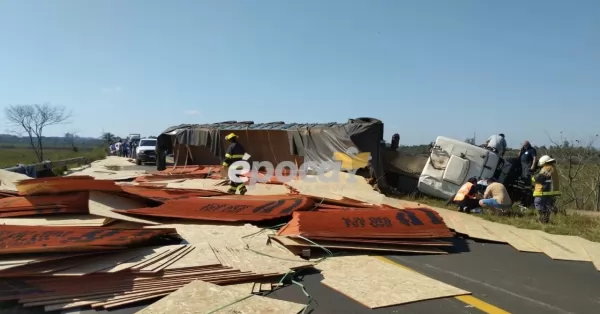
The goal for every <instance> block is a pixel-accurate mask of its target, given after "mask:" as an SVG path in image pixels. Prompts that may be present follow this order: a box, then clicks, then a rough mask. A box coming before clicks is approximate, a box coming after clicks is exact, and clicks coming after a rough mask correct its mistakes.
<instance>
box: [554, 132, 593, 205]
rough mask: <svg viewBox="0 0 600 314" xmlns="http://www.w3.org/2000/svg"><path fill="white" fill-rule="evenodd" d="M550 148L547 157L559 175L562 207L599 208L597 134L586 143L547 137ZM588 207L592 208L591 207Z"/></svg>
mask: <svg viewBox="0 0 600 314" xmlns="http://www.w3.org/2000/svg"><path fill="white" fill-rule="evenodd" d="M548 137H549V138H550V142H552V144H553V145H552V146H551V147H549V148H548V149H546V154H548V155H550V156H552V157H553V158H554V159H555V160H556V161H557V162H558V167H557V170H558V173H559V174H560V177H561V182H560V186H561V190H562V192H563V195H562V197H561V204H562V205H563V206H567V205H572V206H573V207H575V208H576V209H586V208H590V207H591V208H593V209H595V210H598V208H600V165H599V164H598V162H599V158H598V157H599V154H598V151H597V150H596V149H595V148H594V142H595V139H596V138H597V137H598V135H596V136H595V137H594V138H593V139H590V140H589V141H580V140H570V141H569V140H567V139H565V138H563V137H562V134H561V138H560V140H558V141H555V140H553V139H552V138H551V137H550V136H548ZM590 205H591V206H590Z"/></svg>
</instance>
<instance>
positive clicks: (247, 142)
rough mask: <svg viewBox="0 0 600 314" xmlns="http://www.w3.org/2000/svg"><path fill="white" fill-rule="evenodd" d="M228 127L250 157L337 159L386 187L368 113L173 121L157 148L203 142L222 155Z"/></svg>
mask: <svg viewBox="0 0 600 314" xmlns="http://www.w3.org/2000/svg"><path fill="white" fill-rule="evenodd" d="M231 132H234V133H236V134H238V135H239V136H240V138H239V140H240V142H241V143H242V144H243V145H244V147H245V148H246V150H247V151H248V153H249V154H250V155H252V156H253V157H252V159H253V160H254V161H269V162H271V163H273V164H274V165H276V164H277V163H280V162H283V161H290V162H296V163H298V162H311V163H312V164H315V165H325V166H326V165H331V164H332V163H337V164H340V165H341V166H342V167H343V168H348V170H349V171H356V169H358V168H367V167H366V166H367V165H368V166H369V167H368V168H369V170H370V173H371V176H372V177H375V178H377V181H378V183H379V185H380V188H384V187H386V186H385V185H386V184H385V180H384V179H383V178H384V166H383V156H382V152H383V145H384V144H383V143H384V141H383V123H382V122H381V121H380V120H377V119H371V118H359V119H350V120H349V121H348V122H347V123H328V124H286V123H283V122H273V123H262V124H254V123H253V122H242V123H239V122H235V121H230V122H227V123H216V124H204V125H179V126H174V127H170V128H168V129H167V130H165V131H164V132H163V133H162V134H161V135H160V136H159V137H158V141H157V151H164V150H170V149H172V148H174V146H175V145H188V146H203V147H206V148H207V149H208V150H210V152H211V153H212V154H214V155H215V156H217V157H219V158H222V157H223V156H224V150H225V149H226V147H225V146H226V145H227V143H226V142H225V141H224V137H225V136H226V135H227V134H229V133H231ZM159 157H160V156H159ZM163 160H164V156H163ZM159 163H161V165H162V167H163V168H162V169H161V168H159V170H164V169H165V168H164V161H163V162H160V161H159ZM157 166H158V164H157ZM357 167H358V168H357Z"/></svg>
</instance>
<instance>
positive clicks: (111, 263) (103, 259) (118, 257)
mask: <svg viewBox="0 0 600 314" xmlns="http://www.w3.org/2000/svg"><path fill="white" fill-rule="evenodd" d="M147 254H148V249H147V248H141V249H130V250H128V251H126V252H119V253H115V254H106V255H103V256H98V257H97V259H96V260H95V261H94V262H93V263H86V264H81V265H77V266H75V267H72V268H68V269H65V270H61V271H59V272H56V273H54V274H53V275H54V276H83V275H86V274H91V273H94V272H97V271H101V270H103V269H107V268H111V267H116V266H117V265H120V264H123V263H125V262H128V261H131V260H133V259H135V258H137V257H142V256H145V255H147Z"/></svg>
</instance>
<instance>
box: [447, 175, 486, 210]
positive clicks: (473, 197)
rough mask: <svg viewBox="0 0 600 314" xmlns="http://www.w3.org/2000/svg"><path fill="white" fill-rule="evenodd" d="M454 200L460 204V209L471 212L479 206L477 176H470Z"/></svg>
mask: <svg viewBox="0 0 600 314" xmlns="http://www.w3.org/2000/svg"><path fill="white" fill-rule="evenodd" d="M452 202H453V203H455V204H457V205H458V211H460V212H466V213H470V212H471V210H472V209H475V208H477V207H479V203H478V201H477V178H475V177H473V178H470V179H469V180H468V181H467V182H465V184H463V185H462V186H461V187H460V189H459V190H458V192H456V194H455V195H454V198H453V199H452Z"/></svg>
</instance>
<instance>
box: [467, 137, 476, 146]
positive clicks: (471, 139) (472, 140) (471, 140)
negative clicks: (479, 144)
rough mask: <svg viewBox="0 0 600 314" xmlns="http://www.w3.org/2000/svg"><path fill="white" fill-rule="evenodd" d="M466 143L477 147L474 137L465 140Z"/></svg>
mask: <svg viewBox="0 0 600 314" xmlns="http://www.w3.org/2000/svg"><path fill="white" fill-rule="evenodd" d="M465 143H469V144H471V145H475V138H474V137H469V138H466V139H465Z"/></svg>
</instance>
